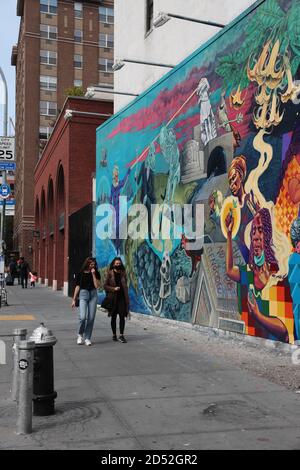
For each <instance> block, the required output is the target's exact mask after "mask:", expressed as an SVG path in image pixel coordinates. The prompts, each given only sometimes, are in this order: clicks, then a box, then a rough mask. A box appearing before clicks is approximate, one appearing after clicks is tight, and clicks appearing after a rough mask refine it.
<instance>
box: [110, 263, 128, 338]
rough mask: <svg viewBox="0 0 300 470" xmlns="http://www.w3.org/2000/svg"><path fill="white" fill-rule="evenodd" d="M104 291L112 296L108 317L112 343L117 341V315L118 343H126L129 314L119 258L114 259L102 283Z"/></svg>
mask: <svg viewBox="0 0 300 470" xmlns="http://www.w3.org/2000/svg"><path fill="white" fill-rule="evenodd" d="M104 290H105V292H106V293H107V294H109V293H110V294H112V295H111V297H112V306H111V309H110V316H111V329H112V333H113V341H117V315H119V318H120V337H119V341H121V343H127V341H126V339H125V337H124V330H125V318H126V317H127V316H128V313H129V295H128V287H127V276H126V270H125V267H124V265H123V263H122V260H121V258H115V259H114V260H113V261H112V263H111V265H110V268H109V270H108V273H107V276H106V280H105V283H104Z"/></svg>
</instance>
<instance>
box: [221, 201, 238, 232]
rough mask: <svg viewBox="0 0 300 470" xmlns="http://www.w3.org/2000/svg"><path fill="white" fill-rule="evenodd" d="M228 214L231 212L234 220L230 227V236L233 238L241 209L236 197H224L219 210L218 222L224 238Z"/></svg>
mask: <svg viewBox="0 0 300 470" xmlns="http://www.w3.org/2000/svg"><path fill="white" fill-rule="evenodd" d="M229 214H231V216H232V217H233V220H234V225H233V229H232V238H234V237H235V236H236V235H237V233H238V231H239V228H240V224H241V209H240V207H239V202H238V199H237V198H235V197H232V196H230V197H228V198H226V199H225V201H224V204H223V206H222V210H221V216H220V222H221V229H222V233H223V235H224V237H225V238H227V229H226V223H225V221H226V218H227V217H228V215H229Z"/></svg>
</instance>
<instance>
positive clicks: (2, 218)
mask: <svg viewBox="0 0 300 470" xmlns="http://www.w3.org/2000/svg"><path fill="white" fill-rule="evenodd" d="M0 75H1V78H2V82H3V85H4V122H3V134H4V137H7V116H8V91H7V82H6V78H5V75H4V73H3V70H2V68H1V67H0ZM2 184H6V170H3V171H2ZM2 201H3V203H2V204H3V205H2V217H1V247H0V251H1V256H2V257H3V256H4V252H5V241H4V229H5V207H6V199H5V198H3V200H2Z"/></svg>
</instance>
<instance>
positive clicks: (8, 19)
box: [0, 0, 20, 135]
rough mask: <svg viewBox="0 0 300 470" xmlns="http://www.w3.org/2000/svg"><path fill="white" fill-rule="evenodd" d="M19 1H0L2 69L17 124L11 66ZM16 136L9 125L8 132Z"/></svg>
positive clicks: (0, 91)
mask: <svg viewBox="0 0 300 470" xmlns="http://www.w3.org/2000/svg"><path fill="white" fill-rule="evenodd" d="M16 8H17V0H0V67H1V68H2V70H3V72H4V75H5V77H6V81H7V86H8V116H9V117H11V118H12V119H13V121H14V122H15V67H12V66H11V65H10V59H11V50H12V46H13V45H14V44H16V43H17V42H18V34H19V23H20V18H19V17H18V16H17V15H16ZM3 102H4V95H3V84H2V82H1V84H0V116H1V122H0V135H3V110H4V106H3ZM10 129H11V133H12V134H14V132H13V128H12V127H11V125H10V124H8V132H9V131H10Z"/></svg>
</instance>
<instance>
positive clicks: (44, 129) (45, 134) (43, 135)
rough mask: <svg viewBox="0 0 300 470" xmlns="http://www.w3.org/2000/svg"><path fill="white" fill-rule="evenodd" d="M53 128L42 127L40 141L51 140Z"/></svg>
mask: <svg viewBox="0 0 300 470" xmlns="http://www.w3.org/2000/svg"><path fill="white" fill-rule="evenodd" d="M52 131H53V127H40V134H39V138H40V140H47V139H49V137H50V135H51V134H52Z"/></svg>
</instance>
